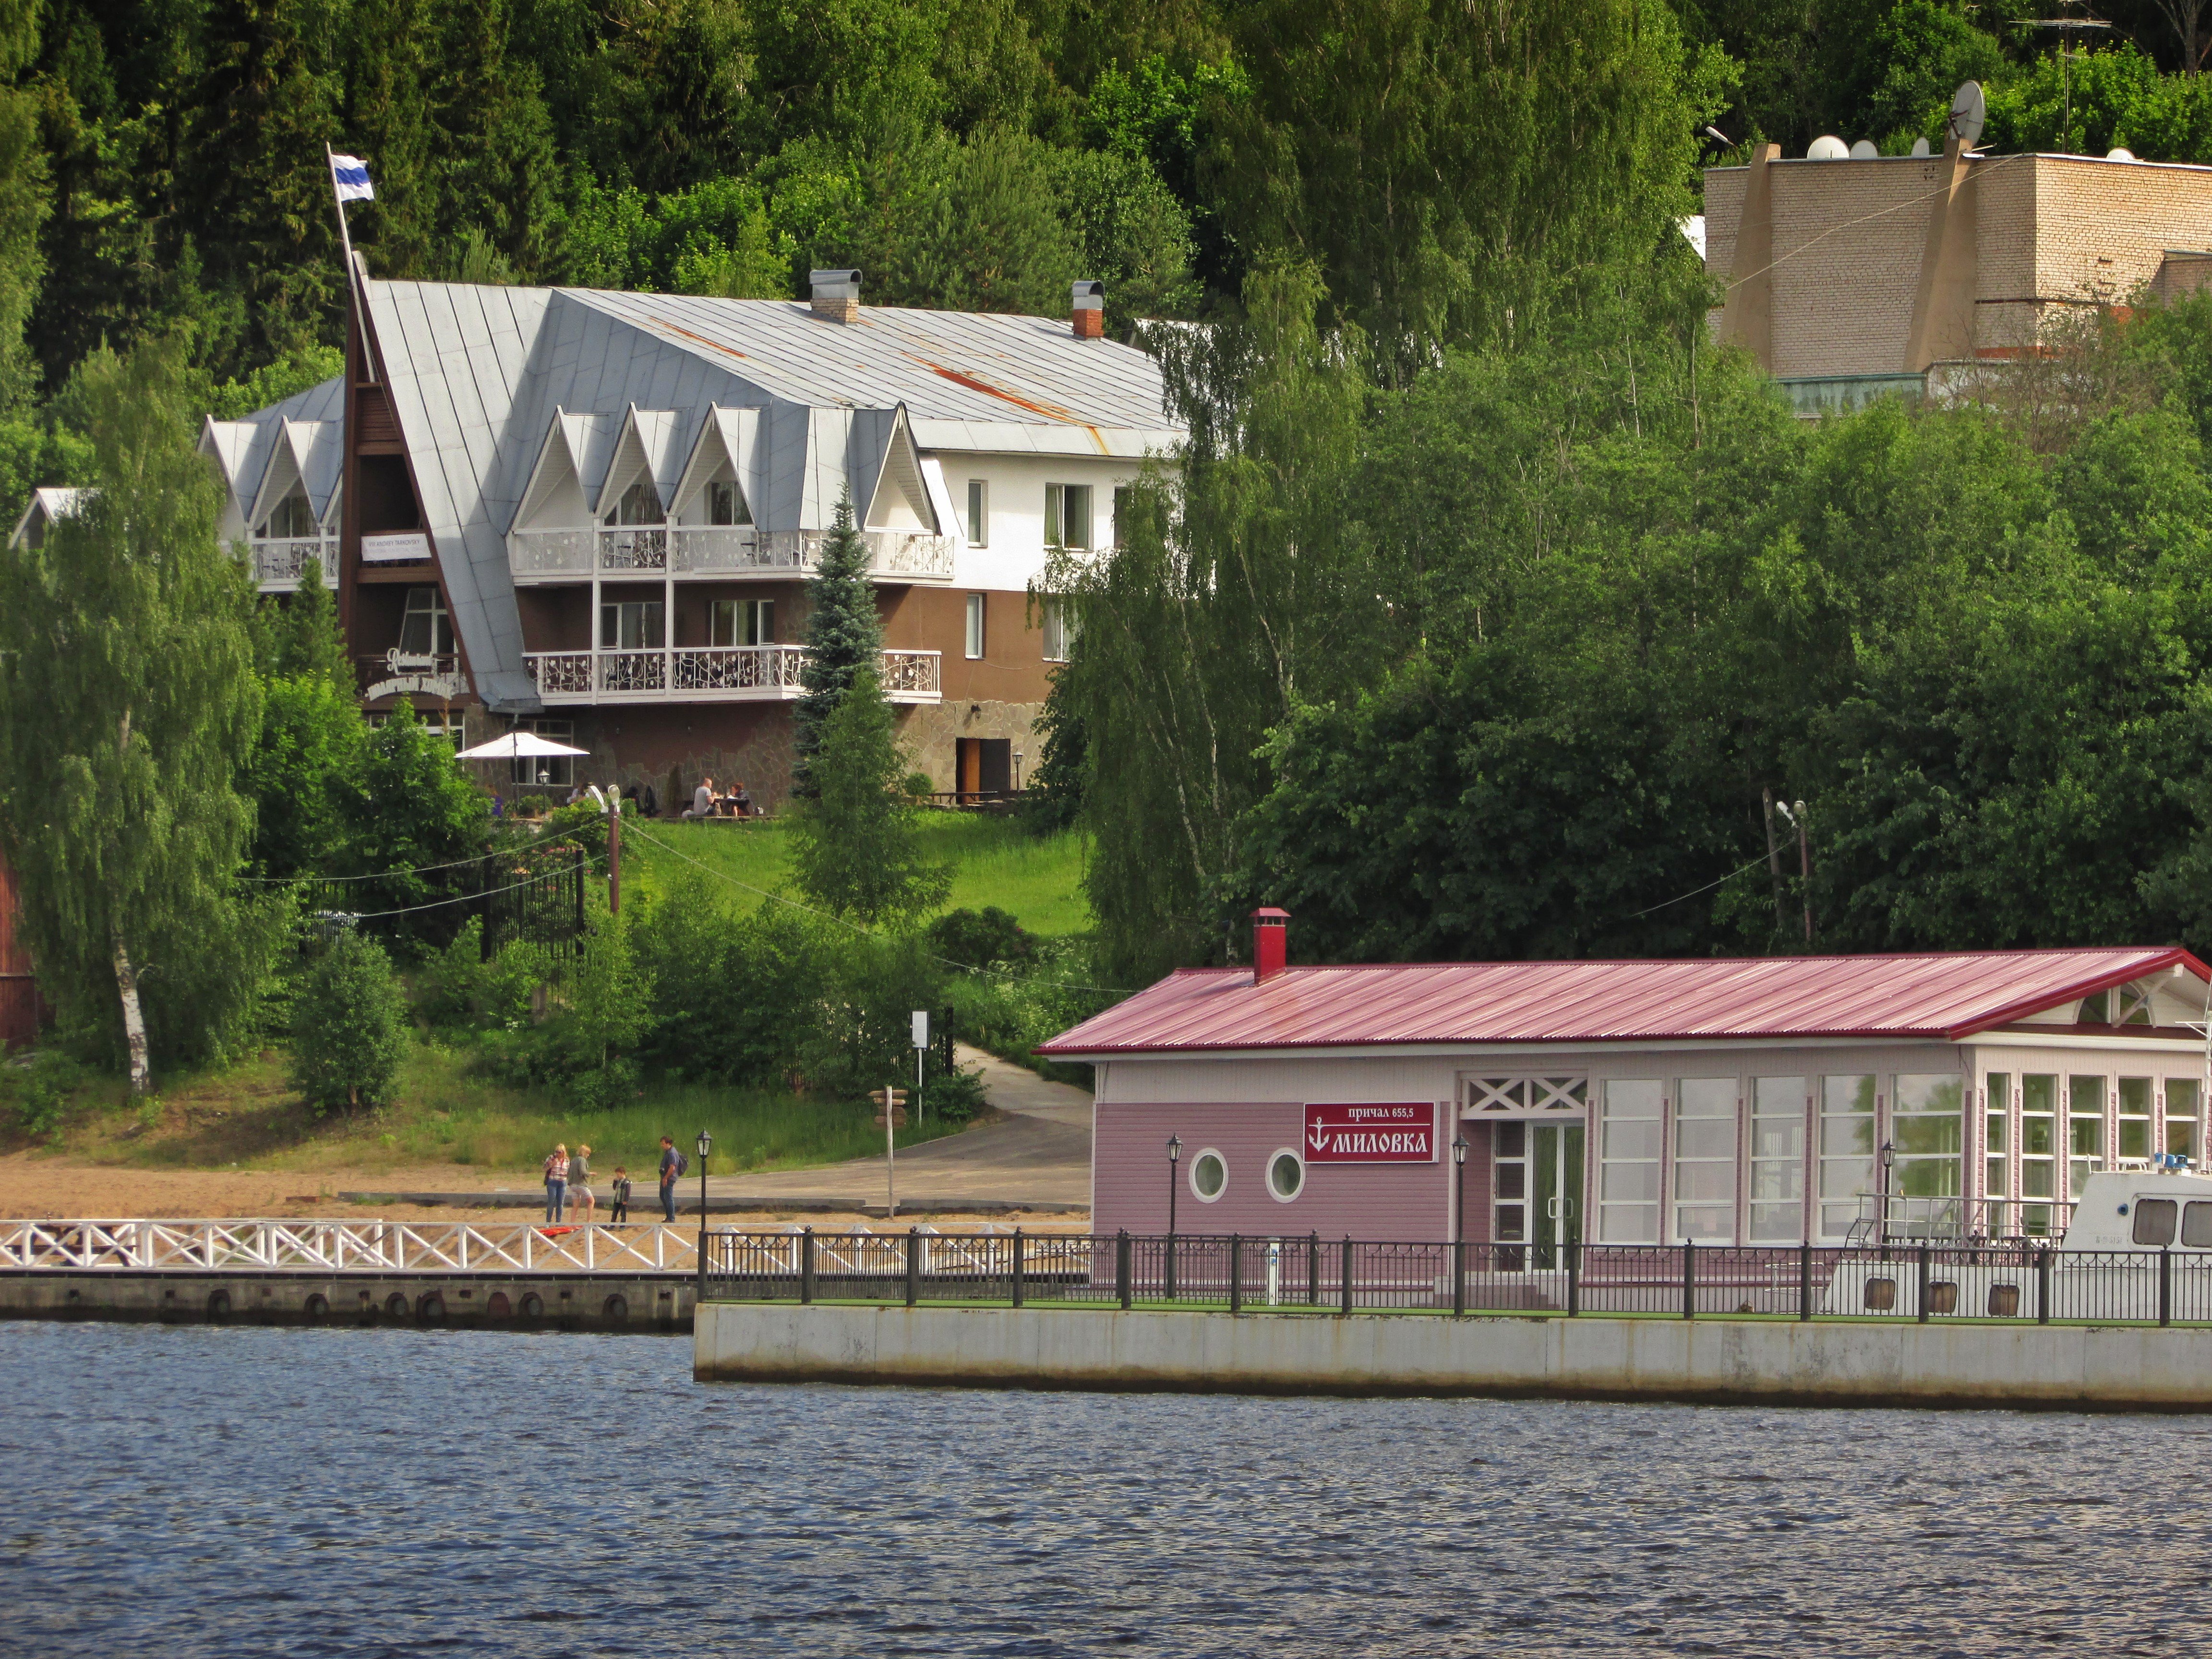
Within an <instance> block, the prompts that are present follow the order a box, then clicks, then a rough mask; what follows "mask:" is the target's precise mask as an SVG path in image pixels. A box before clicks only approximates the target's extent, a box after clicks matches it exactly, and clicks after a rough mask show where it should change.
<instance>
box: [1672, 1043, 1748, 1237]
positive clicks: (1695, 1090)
mask: <svg viewBox="0 0 2212 1659" xmlns="http://www.w3.org/2000/svg"><path fill="white" fill-rule="evenodd" d="M1735 1089H1736V1084H1735V1079H1734V1078H1732V1077H1686V1078H1683V1079H1680V1080H1679V1081H1678V1082H1677V1083H1676V1084H1675V1085H1674V1237H1676V1238H1677V1239H1678V1240H1690V1241H1694V1242H1696V1243H1700V1244H1705V1243H1712V1244H1732V1243H1735V1102H1736V1094H1735Z"/></svg>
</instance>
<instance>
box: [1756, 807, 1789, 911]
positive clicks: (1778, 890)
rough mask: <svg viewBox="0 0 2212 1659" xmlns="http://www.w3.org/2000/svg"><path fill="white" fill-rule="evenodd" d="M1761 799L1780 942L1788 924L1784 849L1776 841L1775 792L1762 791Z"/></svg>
mask: <svg viewBox="0 0 2212 1659" xmlns="http://www.w3.org/2000/svg"><path fill="white" fill-rule="evenodd" d="M1759 800H1760V801H1761V803H1763V804H1764V805H1765V808H1766V872H1767V874H1768V875H1770V876H1771V877H1772V878H1774V937H1775V939H1776V940H1777V941H1779V940H1780V939H1781V938H1782V930H1783V928H1784V927H1786V926H1788V924H1787V923H1785V922H1784V921H1783V920H1782V848H1781V844H1780V843H1779V842H1777V841H1776V840H1775V839H1774V791H1773V790H1771V789H1762V790H1760V791H1759Z"/></svg>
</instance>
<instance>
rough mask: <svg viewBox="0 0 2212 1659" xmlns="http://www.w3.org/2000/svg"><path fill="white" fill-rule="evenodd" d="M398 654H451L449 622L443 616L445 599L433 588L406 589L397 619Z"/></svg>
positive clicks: (436, 655)
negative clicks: (404, 606)
mask: <svg viewBox="0 0 2212 1659" xmlns="http://www.w3.org/2000/svg"><path fill="white" fill-rule="evenodd" d="M399 654H400V655H401V656H403V657H416V658H428V657H450V656H452V655H453V617H450V616H448V615H447V611H446V596H445V595H444V594H443V593H441V592H439V591H438V590H437V589H436V588H435V587H410V588H409V589H408V590H407V609H406V610H405V611H404V612H403V613H402V614H401V616H400V618H399Z"/></svg>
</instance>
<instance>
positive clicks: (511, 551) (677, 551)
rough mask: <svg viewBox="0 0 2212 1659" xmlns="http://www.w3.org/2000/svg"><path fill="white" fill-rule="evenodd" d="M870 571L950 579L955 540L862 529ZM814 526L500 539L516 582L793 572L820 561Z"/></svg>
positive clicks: (553, 533) (663, 528) (629, 529)
mask: <svg viewBox="0 0 2212 1659" xmlns="http://www.w3.org/2000/svg"><path fill="white" fill-rule="evenodd" d="M861 533H862V536H863V538H864V539H865V540H866V542H867V544H868V551H869V562H868V570H869V574H872V575H874V576H877V577H879V578H883V579H885V580H894V581H900V580H904V581H929V580H939V581H949V580H951V577H952V561H953V556H954V554H955V552H956V551H957V548H958V543H957V540H956V539H955V538H953V537H951V536H936V535H931V534H929V533H928V532H925V531H909V530H869V531H864V532H861ZM827 537H828V532H825V531H820V530H761V529H757V528H755V527H754V526H750V525H630V526H621V527H618V528H609V527H606V526H599V527H597V528H592V527H580V528H576V529H567V530H518V531H515V532H513V533H512V534H511V535H509V536H508V537H507V567H508V568H509V569H510V570H512V571H513V574H514V577H515V579H516V580H518V581H526V582H544V581H577V580H588V579H589V578H590V577H591V576H592V574H594V573H596V574H601V575H615V574H635V573H638V572H648V573H653V574H660V573H665V574H669V575H674V576H753V575H760V576H798V575H806V574H811V573H812V572H813V571H814V570H816V569H817V568H819V567H820V565H821V562H822V544H823V541H824V540H826V539H827Z"/></svg>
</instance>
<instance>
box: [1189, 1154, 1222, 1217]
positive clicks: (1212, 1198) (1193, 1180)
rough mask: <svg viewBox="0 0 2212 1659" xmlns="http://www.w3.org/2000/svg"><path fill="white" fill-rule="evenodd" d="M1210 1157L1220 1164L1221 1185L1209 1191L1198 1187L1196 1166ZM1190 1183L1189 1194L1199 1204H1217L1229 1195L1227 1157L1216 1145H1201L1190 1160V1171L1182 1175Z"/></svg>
mask: <svg viewBox="0 0 2212 1659" xmlns="http://www.w3.org/2000/svg"><path fill="white" fill-rule="evenodd" d="M1207 1158H1212V1160H1213V1161H1214V1162H1215V1163H1216V1164H1219V1165H1220V1166H1221V1185H1220V1186H1218V1187H1217V1188H1214V1190H1213V1191H1212V1192H1210V1193H1202V1192H1200V1191H1199V1189H1198V1166H1199V1165H1200V1164H1203V1163H1205V1162H1206V1159H1207ZM1183 1179H1184V1180H1186V1181H1188V1182H1189V1183H1190V1195H1191V1196H1192V1197H1193V1198H1194V1199H1196V1200H1198V1201H1199V1202H1200V1203H1201V1204H1218V1203H1219V1202H1221V1200H1223V1199H1225V1198H1226V1197H1228V1196H1229V1159H1228V1158H1227V1157H1226V1156H1225V1154H1224V1153H1223V1152H1221V1150H1220V1148H1218V1147H1217V1146H1201V1147H1200V1148H1199V1149H1198V1151H1197V1152H1195V1153H1194V1154H1193V1156H1192V1158H1191V1160H1190V1173H1189V1174H1188V1175H1187V1176H1184V1177H1183Z"/></svg>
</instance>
